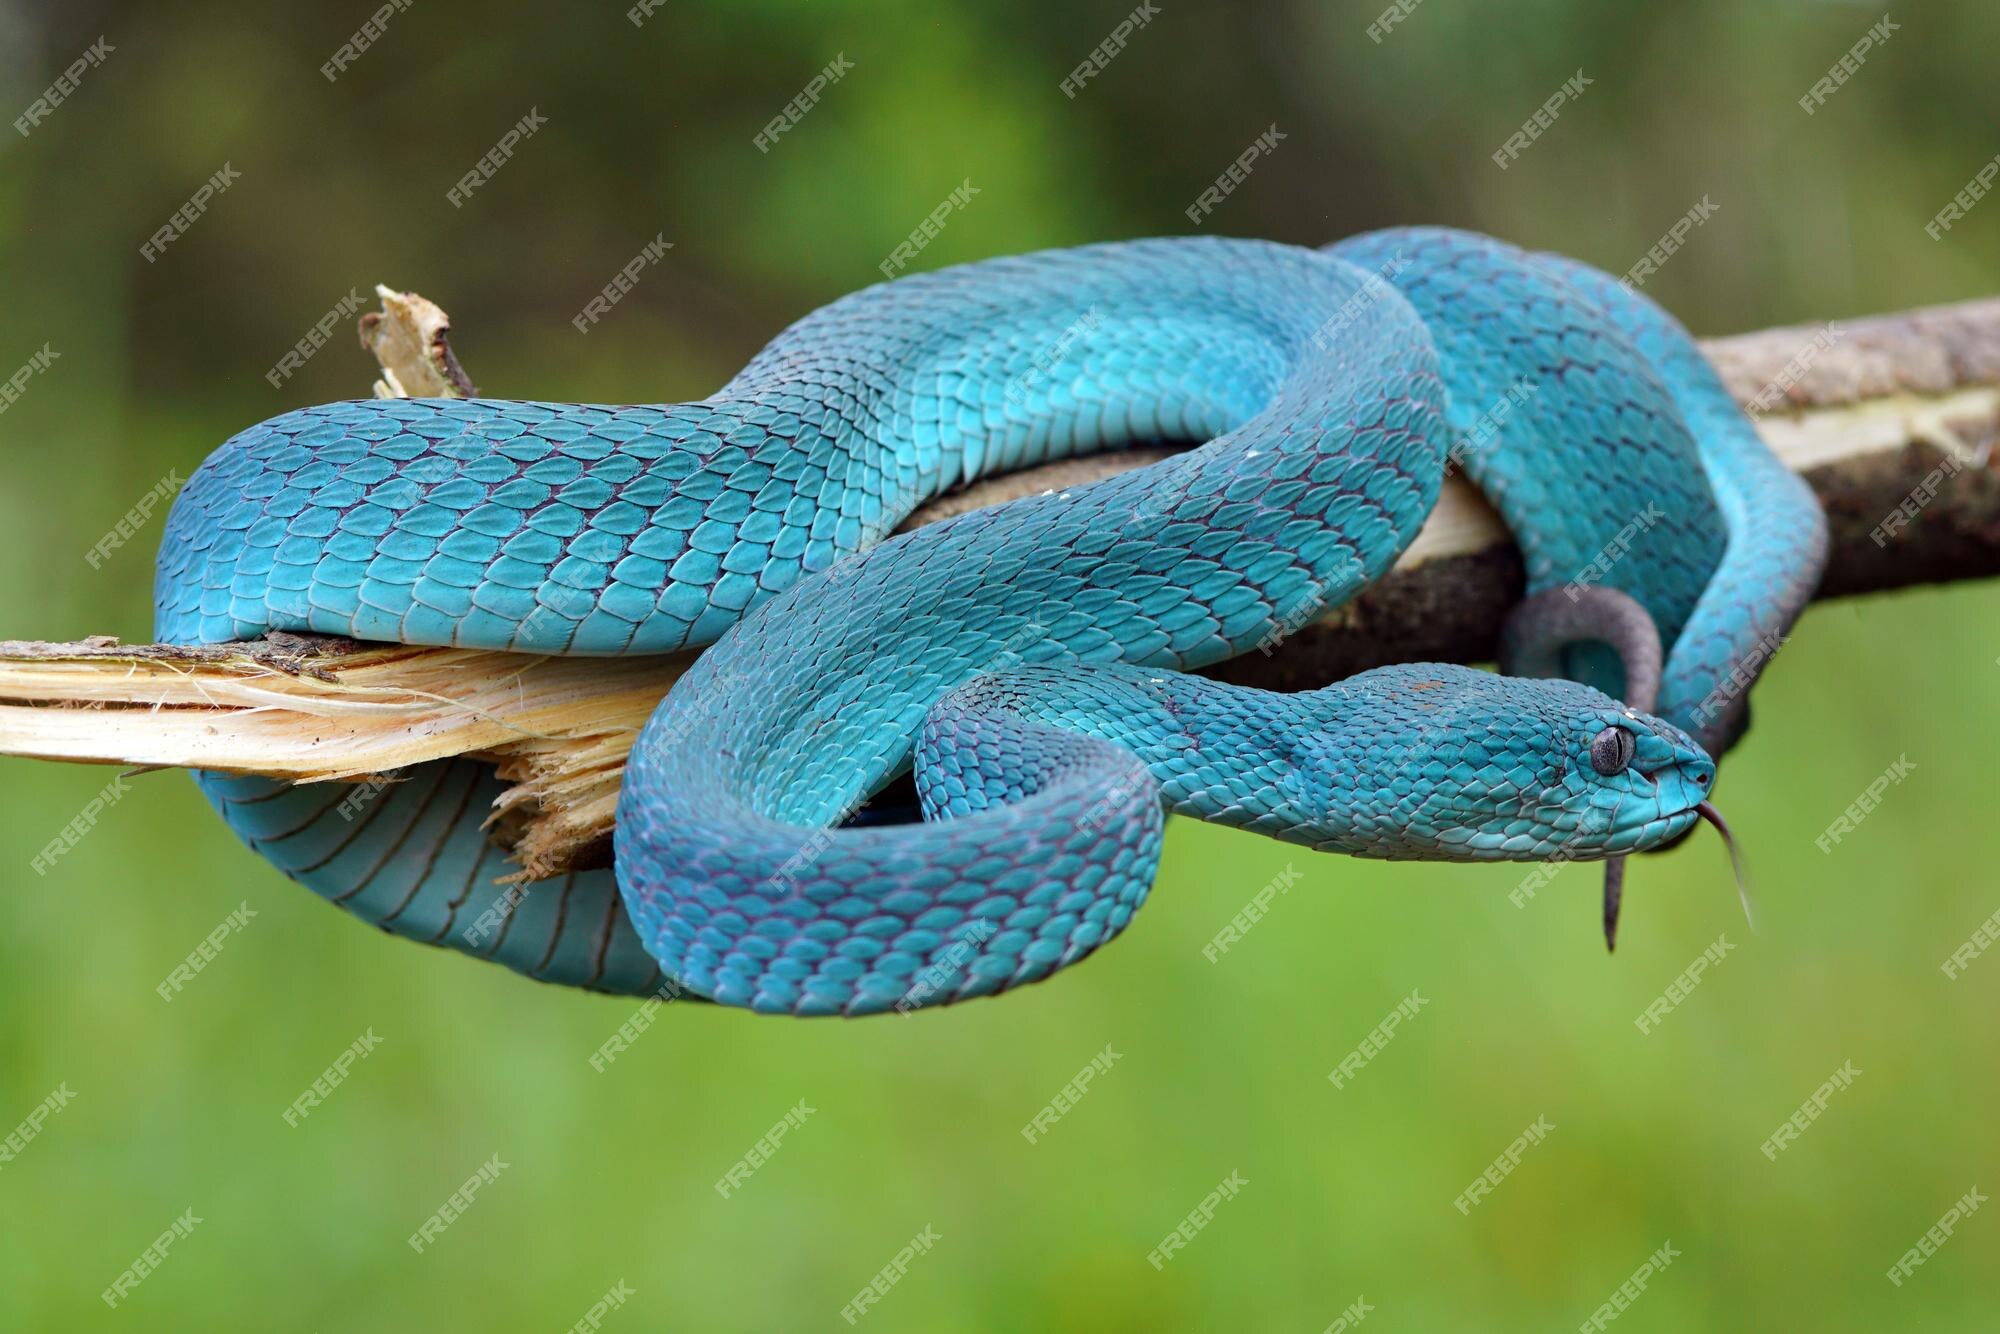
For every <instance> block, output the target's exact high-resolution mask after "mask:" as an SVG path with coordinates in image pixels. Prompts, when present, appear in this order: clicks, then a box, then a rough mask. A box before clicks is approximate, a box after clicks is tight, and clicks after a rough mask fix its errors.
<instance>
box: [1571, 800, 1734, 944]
mask: <svg viewBox="0 0 2000 1334" xmlns="http://www.w3.org/2000/svg"><path fill="white" fill-rule="evenodd" d="M1694 811H1695V814H1696V815H1699V816H1700V817H1701V818H1702V819H1704V820H1706V821H1708V822H1709V823H1710V824H1712V825H1714V826H1715V832H1716V833H1718V834H1720V835H1722V846H1723V847H1725V848H1728V849H1729V870H1730V873H1731V874H1732V875H1734V876H1735V877H1736V898H1737V901H1738V902H1740V903H1742V905H1743V920H1744V921H1745V922H1748V923H1749V924H1750V929H1751V930H1752V931H1755V930H1756V929H1757V911H1756V901H1755V899H1754V898H1752V896H1751V893H1750V867H1749V865H1748V864H1747V863H1746V862H1745V861H1744V860H1743V849H1742V847H1741V846H1740V845H1738V843H1737V842H1736V835H1735V834H1733V833H1731V832H1730V830H1729V825H1728V824H1727V822H1725V821H1724V820H1723V818H1722V812H1721V811H1718V810H1717V809H1715V807H1713V806H1711V805H1710V804H1709V803H1707V802H1705V801H1700V802H1696V803H1695V808H1694ZM1624 900H1625V859H1624V858H1623V857H1611V858H1607V859H1606V860H1605V863H1604V948H1605V951H1606V952H1607V953H1609V952H1611V951H1614V950H1616V949H1617V948H1618V910H1619V908H1620V906H1622V904H1623V903H1624Z"/></svg>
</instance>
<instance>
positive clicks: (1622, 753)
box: [1590, 727, 1639, 778]
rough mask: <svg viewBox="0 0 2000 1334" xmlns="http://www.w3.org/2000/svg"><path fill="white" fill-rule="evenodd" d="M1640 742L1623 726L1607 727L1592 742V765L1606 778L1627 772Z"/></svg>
mask: <svg viewBox="0 0 2000 1334" xmlns="http://www.w3.org/2000/svg"><path fill="white" fill-rule="evenodd" d="M1638 745H1639V743H1638V742H1637V741H1635V740H1633V739H1632V734H1631V733H1630V732H1628V731H1626V730H1625V729H1624V728H1622V727H1607V728H1605V729H1604V730H1603V731H1602V732H1599V733H1598V734H1597V735H1596V736H1595V737H1593V738H1592V739H1591V742H1590V767H1591V768H1593V769H1595V770H1597V772H1599V773H1601V774H1603V775H1604V776H1605V777H1606V778H1611V777H1614V776H1616V775H1618V774H1622V773H1624V772H1625V766H1626V765H1628V764H1630V763H1631V762H1632V752H1633V751H1634V750H1636V749H1637V748H1638Z"/></svg>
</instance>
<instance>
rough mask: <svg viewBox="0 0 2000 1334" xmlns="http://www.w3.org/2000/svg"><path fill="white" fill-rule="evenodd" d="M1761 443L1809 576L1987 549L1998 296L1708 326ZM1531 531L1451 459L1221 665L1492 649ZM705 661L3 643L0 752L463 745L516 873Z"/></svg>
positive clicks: (1294, 678)
mask: <svg viewBox="0 0 2000 1334" xmlns="http://www.w3.org/2000/svg"><path fill="white" fill-rule="evenodd" d="M377 291H378V293H379V294H380V295H381V297H382V306H383V308H382V310H381V312H380V313H375V314H370V315H367V316H364V317H363V319H362V321H361V336H362V345H363V346H364V347H365V348H367V349H368V350H369V351H371V352H373V353H374V354H375V355H376V357H377V360H378V361H379V362H380V364H381V366H382V379H381V381H380V382H378V383H377V385H376V386H375V392H376V394H377V395H378V396H382V397H394V396H400V395H406V394H423V395H441V396H448V397H462V396H468V395H471V394H473V393H475V392H476V391H475V390H474V389H473V387H472V384H471V381H470V380H469V379H467V377H466V375H465V372H464V371H463V369H461V368H460V366H459V364H458V361H457V359H456V358H455V357H454V356H453V355H452V351H451V346H450V342H449V339H448V337H447V334H448V331H449V327H450V326H449V321H448V320H447V319H446V317H445V315H444V312H443V311H441V310H439V309H438V308H437V307H436V306H435V305H433V304H431V303H430V302H428V301H425V300H424V299H423V298H422V297H418V296H415V295H413V294H405V293H398V292H394V291H391V290H390V289H388V288H378V289H377ZM1702 350H1703V351H1704V352H1705V353H1706V354H1707V355H1708V357H1709V359H1710V361H1712V362H1713V363H1714V364H1715V366H1716V367H1717V369H1718V370H1719V371H1720V372H1721V374H1722V377H1723V379H1724V381H1725V382H1726V383H1727V384H1728V385H1729V387H1730V390H1731V392H1733V393H1734V394H1735V395H1736V397H1737V399H1738V401H1739V402H1742V403H1743V404H1744V405H1745V406H1746V408H1748V409H1749V410H1750V412H1751V413H1752V415H1753V416H1754V417H1755V418H1756V419H1757V424H1758V429H1759V431H1760V432H1761V433H1762V434H1763V436H1764V438H1765V440H1766V441H1768V442H1769V443H1770V445H1771V447H1772V448H1773V449H1774V450H1775V451H1776V452H1777V453H1778V455H1779V456H1780V457H1781V458H1783V459H1784V460H1785V461H1786V462H1787V463H1788V464H1789V465H1791V466H1792V467H1793V468H1794V469H1796V470H1797V471H1799V472H1800V473H1802V474H1803V475H1804V476H1805V478H1806V480H1807V481H1808V482H1809V483H1810V484H1811V485H1812V487H1813V489H1814V491H1816V492H1817V493H1818V495H1819V498H1820V500H1821V502H1822V503H1823V504H1824V505H1825V506H1826V510H1827V514H1828V518H1829V520H1830V523H1831V527H1832V535H1833V554H1832V560H1831V563H1830V564H1829V566H1828V569H1827V573H1826V577H1825V579H1824V581H1823V583H1822V585H1821V588H1820V591H1819V596H1820V597H1835V596H1842V595H1846V594H1852V593H1861V592H1870V591H1875V590H1879V589H1889V588H1898V587H1903V586H1905V585H1910V584H1917V583H1929V582H1939V581H1946V580H1955V579H1971V578H1979V577H1983V576H1987V575H1991V574H1994V573H2000V474H1996V471H1995V470H1994V468H1993V467H1992V466H1991V460H1990V456H1991V453H1992V450H1993V445H1994V441H1995V439H1996V436H2000V298H1989V299H1985V300H1979V301H1970V302H1965V303H1962V304H1959V305H1954V306H1944V307H1936V308H1932V309H1927V310H1918V311H1911V312H1908V313H1905V314H1899V315H1889V316H1882V317H1878V318H1874V319H1867V320H1856V321H1851V322H1848V323H1845V324H1837V325H1821V326H1799V327H1796V328H1789V329H1773V330H1767V331H1764V332H1760V333H1752V334H1743V335H1739V336H1736V337H1733V338H1721V339H1712V340H1709V341H1707V342H1704V343H1703V345H1702ZM1167 452H1169V451H1164V450H1158V449H1151V450H1129V451H1125V452H1122V453H1116V454H1107V455H1099V456H1096V457H1093V458H1086V459H1073V460H1068V461H1064V462H1061V463H1054V464H1049V465H1046V466H1043V467H1039V468H1033V469H1029V470H1027V471H1025V472H1020V473H1015V474H1012V475H1010V476H1007V477H1001V478H995V479H991V480H989V481H985V482H981V483H978V484H975V485H973V486H971V487H968V488H967V489H966V490H964V491H962V492H959V493H957V494H955V495H951V496H946V497H943V498H941V499H938V500H936V501H933V502H931V503H930V504H928V505H926V506H924V507H923V508H922V509H920V510H919V511H918V512H917V513H916V514H914V515H912V516H911V517H910V519H909V521H908V522H907V523H906V524H905V525H904V526H905V527H906V528H909V527H915V526H918V525H921V524H924V523H930V522H935V521H936V520H938V519H942V518H946V517H949V516H950V515H952V514H957V513H962V512H964V511H966V510H969V509H975V508H979V507H981V506H985V505H992V504H998V503H1000V502H1002V501H1005V500H1011V499H1014V498H1016V497H1019V496H1024V495H1031V494H1034V493H1037V492H1040V491H1045V490H1053V489H1061V488H1065V487H1072V486H1077V485H1081V484H1083V483H1085V482H1089V481H1093V480H1096V479H1098V478H1101V477H1108V476H1111V475H1113V474H1115V473H1118V472H1123V471H1126V470H1128V469H1130V468H1135V467H1140V466H1143V465H1144V464H1146V463H1151V462H1153V461H1155V460H1157V459H1159V458H1161V457H1164V456H1165V454H1166V453H1167ZM1522 586H1523V575H1522V569H1521V561H1520V556H1519V553H1518V552H1517V551H1516V550H1515V548H1514V546H1513V543H1512V541H1511V540H1510V539H1509V537H1508V535H1507V533H1506V530H1505V529H1504V528H1503V527H1502V526H1501V524H1500V520H1499V518H1498V516H1497V515H1496V514H1494V512H1493V511H1492V509H1491V508H1490V507H1489V506H1488V505H1487V504H1486V503H1485V501H1484V500H1482V499H1481V498H1480V497H1479V495H1478V493H1477V492H1476V491H1474V490H1473V489H1472V488H1471V487H1470V486H1469V485H1467V484H1466V483H1465V482H1464V480H1463V479H1462V478H1460V477H1457V476H1453V477H1451V478H1449V479H1447V481H1446V484H1445V487H1444V491H1443V494H1442V495H1441V497H1440V498H1439V502H1438V506H1437V508H1436V510H1435V511H1434V512H1433V513H1432V514H1431V516H1430V519H1429V520H1428V521H1427V522H1426V523H1425V525H1424V528H1423V531H1422V533H1421V534H1419V536H1418V537H1417V540H1416V541H1415V542H1414V543H1413V544H1412V545H1411V547H1410V549H1409V550H1408V551H1407V552H1405V553H1404V555H1403V558H1402V560H1400V561H1399V562H1398V563H1397V565H1396V568H1395V570H1394V571H1393V572H1391V573H1390V575H1389V576H1388V577H1386V578H1385V579H1383V580H1382V581H1380V582H1379V583H1377V584H1376V585H1375V586H1374V587H1372V588H1370V589H1369V590H1368V591H1367V592H1365V593H1363V594H1362V595H1361V596H1360V597H1359V598H1357V599H1355V600H1354V601H1353V602H1351V603H1349V604H1347V605H1346V606H1344V607H1340V608H1338V609H1335V610H1334V611H1331V612H1329V613H1327V614H1326V615H1325V616H1323V617H1321V618H1320V619H1319V620H1318V621H1315V622H1314V623H1312V624H1311V625H1308V626H1306V627H1304V628H1303V629H1301V630H1300V631H1299V632H1297V633H1296V634H1294V635H1293V636H1292V637H1291V638H1290V639H1288V640H1287V641H1286V642H1285V643H1284V644H1283V645H1282V646H1280V647H1278V648H1277V649H1275V650H1273V651H1271V652H1268V653H1261V652H1257V653H1250V654H1247V655H1245V656H1244V657H1240V658H1237V659H1234V660H1232V661H1230V662H1227V663H1223V664H1220V665H1218V666H1217V667H1215V668H1213V669H1211V672H1210V674H1211V675H1214V676H1217V677H1220V678H1223V679H1227V680H1233V681H1239V682H1243V683H1247V684H1255V685H1261V686H1267V687H1270V688H1273V689H1282V690H1296V689H1304V688H1310V687H1313V686H1318V685H1323V684H1325V683H1326V682H1328V681H1330V680H1334V679H1336V678H1338V677H1341V676H1345V675H1348V674H1351V673H1353V672H1356V671H1361V670H1365V669H1366V668H1369V667H1374V666H1379V665H1381V664H1383V663H1388V662H1408V661H1417V660H1442V661H1451V662H1480V661H1487V660H1490V659H1491V657H1492V654H1493V648H1494V644H1495V641H1496V639H1497V637H1498V634H1499V629H1500V624H1501V621H1502V619H1503V618H1504V617H1505V615H1506V612H1507V609H1508V608H1509V607H1511V606H1512V605H1513V604H1514V603H1515V602H1516V601H1518V600H1519V599H1520V597H1521V592H1522ZM692 661H693V655H692V654H690V653H680V654H672V655H668V656H664V657H655V658H625V659H605V658H554V657H536V656H529V655H522V654H510V653H491V652H485V651H479V650H471V649H429V648H408V647H397V646H384V645H364V644H357V643H354V642H352V641H349V640H340V639H332V638H326V637H321V636H309V635H271V636H269V637H267V638H266V639H265V640H261V641H258V642H257V643H255V644H247V645H221V646H213V647H206V648H182V647H175V646H168V645H137V646H134V645H121V644H119V643H117V642H116V641H115V640H112V639H106V638H98V639H91V640H85V641H82V642H80V643H74V644H42V643H24V642H14V643H0V753H5V754H13V755H26V756H34V757H38V758H43V759H58V760H72V761H81V762H85V763H99V764H124V765H137V766H141V767H146V768H156V767H167V766H180V767H189V768H206V769H221V770H229V771H234V772H242V773H259V774H268V775H273V776H278V777H284V778H289V779H292V780H294V781H298V782H315V781H330V780H345V781H357V780H362V779H366V778H368V777H370V776H373V775H375V774H378V773H383V772H386V771H389V770H393V769H397V768H401V767H403V766H406V765H410V764H415V763H420V762H422V761H425V760H432V759H441V758H444V757H446V756H451V755H459V754H469V755H474V756H477V757H480V758H485V759H490V760H492V761H493V762H494V763H496V764H497V765H498V766H499V768H500V773H501V776H502V777H503V778H505V779H507V780H508V781H509V782H510V783H511V784H512V786H510V787H509V788H508V790H507V793H506V795H505V796H503V797H502V798H501V800H500V802H499V803H498V809H497V810H496V811H495V813H494V823H495V826H496V834H497V836H498V837H500V838H501V840H502V841H503V842H504V843H506V844H507V845H508V846H510V847H511V848H512V849H513V853H514V855H515V857H516V858H517V860H518V861H519V862H520V863H521V865H522V868H523V874H524V875H529V876H536V877H539V876H543V875H548V874H553V873H555V872H557V871H560V870H564V869H568V868H571V867H582V866H592V865H602V864H604V863H605V861H606V860H607V859H608V854H609V839H610V830H611V824H612V814H613V810H614V807H615V805H616V801H617V794H618V784H619V780H620V778H621V776H622V774H623V772H624V763H625V755H626V751H627V750H628V749H629V747H630V745H631V742H632V739H633V737H634V736H635V735H636V734H637V732H638V729H639V727H640V726H641V725H642V724H643V723H644V722H645V720H646V718H647V716H648V715H649V714H651V712H652V710H653V707H654V705H655V704H657V703H658V702H659V700H660V699H661V697H662V696H664V695H665V694H666V692H667V690H668V688H669V687H671V686H672V684H673V683H674V681H675V680H676V679H678V677H679V676H680V674H681V673H682V672H683V671H685V670H686V668H687V666H688V664H689V663H691V662H692Z"/></svg>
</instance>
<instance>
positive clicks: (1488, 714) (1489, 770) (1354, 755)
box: [1294, 663, 1715, 861]
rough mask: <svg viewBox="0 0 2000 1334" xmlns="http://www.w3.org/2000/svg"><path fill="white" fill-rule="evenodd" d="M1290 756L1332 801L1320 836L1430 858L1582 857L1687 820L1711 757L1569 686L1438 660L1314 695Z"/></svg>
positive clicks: (1364, 849)
mask: <svg viewBox="0 0 2000 1334" xmlns="http://www.w3.org/2000/svg"><path fill="white" fill-rule="evenodd" d="M1321 693H1322V694H1323V695H1325V696H1327V697H1328V701H1327V710H1328V712H1327V725H1325V726H1323V727H1322V728H1320V729H1318V730H1317V731H1316V732H1315V734H1314V735H1313V736H1312V737H1310V738H1308V739H1307V742H1306V743H1305V744H1304V745H1303V746H1301V747H1300V748H1299V750H1298V751H1296V752H1295V755H1294V758H1295V762H1297V763H1300V764H1301V765H1302V766H1304V767H1306V768H1307V769H1308V770H1311V771H1316V776H1317V778H1318V780H1319V781H1320V782H1323V783H1325V784H1326V790H1327V791H1328V793H1329V797H1328V800H1329V803H1330V807H1329V808H1328V809H1327V810H1325V812H1324V818H1325V827H1326V828H1327V829H1328V830H1329V831H1331V830H1334V829H1338V830H1339V831H1341V834H1342V835H1343V836H1341V837H1331V838H1327V839H1325V840H1324V842H1323V845H1324V846H1327V847H1330V848H1337V849H1338V850H1340V851H1345V852H1352V853H1356V854H1358V855H1361V856H1373V857H1391V858H1397V859H1403V858H1417V859H1422V860H1429V861H1550V860H1556V861H1570V860H1576V861H1591V860H1597V859H1600V858H1605V857H1615V856H1620V855H1623V854H1625V853H1630V852H1643V851H1645V850H1647V849H1649V848H1655V847H1659V846H1661V845H1662V844H1665V843H1668V842H1670V841H1672V840H1673V839H1675V838H1678V837H1679V836H1680V835H1682V834H1684V833H1686V832H1687V831H1688V829H1690V828H1691V827H1693V825H1694V823H1695V821H1696V820H1697V819H1698V818H1700V817H1699V814H1698V812H1697V807H1698V806H1699V805H1700V803H1701V802H1703V801H1704V800H1706V799H1707V797H1708V795H1709V789H1710V788H1711V787H1712V786H1713V785H1714V782H1715V762H1714V761H1713V760H1712V759H1710V758H1709V756H1708V753H1707V752H1706V751H1704V750H1703V749H1702V748H1701V747H1700V746H1699V745H1697V744H1696V743H1695V741H1694V739H1693V738H1691V737H1690V736H1688V734H1687V733H1685V732H1683V731H1681V730H1680V729H1679V728H1678V727H1675V726H1674V725H1673V724H1671V723H1669V722H1666V721H1664V720H1663V719H1660V718H1655V717H1653V716H1651V715H1650V714H1645V713H1640V712H1638V711H1637V710H1633V709H1627V708H1626V707H1625V706H1623V705H1622V704H1620V703H1618V701H1616V700H1614V699H1612V698H1611V697H1610V696H1608V695H1605V694H1603V693H1602V692H1601V691H1597V690H1593V689H1592V688H1590V687H1589V686H1585V685H1580V684H1578V683H1576V682H1574V681H1562V680H1540V679H1529V678H1524V677H1512V676H1496V675H1493V674H1492V673H1489V672H1480V671H1474V670H1471V669H1470V668H1465V667H1451V666H1444V665H1440V664H1435V663H1430V664H1411V665H1404V666H1397V667H1384V668H1378V669H1377V670H1375V671H1372V672H1364V673H1362V674H1361V675H1359V676H1355V677H1352V678H1350V679H1349V680H1347V681H1343V682H1341V683H1340V684H1339V685H1337V686H1334V687H1332V688H1331V689H1329V690H1328V691H1325V692H1321Z"/></svg>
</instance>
